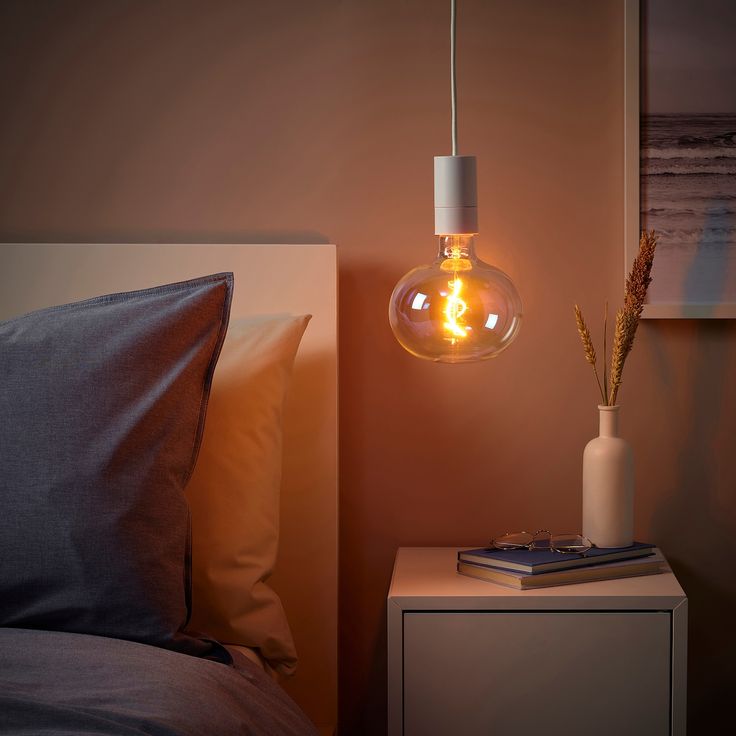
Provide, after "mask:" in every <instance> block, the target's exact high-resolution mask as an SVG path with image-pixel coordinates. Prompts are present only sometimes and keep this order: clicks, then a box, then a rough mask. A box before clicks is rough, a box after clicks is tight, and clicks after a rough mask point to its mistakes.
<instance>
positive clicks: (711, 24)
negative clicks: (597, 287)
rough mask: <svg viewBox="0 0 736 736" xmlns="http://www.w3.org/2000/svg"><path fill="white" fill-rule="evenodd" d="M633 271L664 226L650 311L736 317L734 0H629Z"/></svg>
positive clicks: (628, 215)
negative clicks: (647, 239)
mask: <svg viewBox="0 0 736 736" xmlns="http://www.w3.org/2000/svg"><path fill="white" fill-rule="evenodd" d="M625 3H626V5H625V14H626V20H625V26H626V27H625V34H626V35H625V39H626V40H625V58H626V64H625V65H626V69H625V87H624V89H625V126H624V127H625V195H624V206H625V216H624V227H625V242H626V247H625V251H626V267H627V270H628V268H629V267H630V265H631V262H632V261H633V259H634V257H635V255H636V253H637V250H638V247H639V233H640V231H641V230H643V229H646V230H652V229H653V230H655V231H656V232H657V233H658V234H659V240H658V245H657V251H656V255H655V258H654V268H653V270H652V278H653V280H652V284H651V286H650V287H649V293H648V303H647V305H646V307H645V309H644V314H643V316H644V317H649V318H662V317H670V318H671V317H685V318H688V317H689V318H703V317H725V318H734V317H736V2H733V1H732V0H625Z"/></svg>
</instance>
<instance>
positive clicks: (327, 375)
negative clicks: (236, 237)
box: [0, 244, 337, 732]
mask: <svg viewBox="0 0 736 736" xmlns="http://www.w3.org/2000/svg"><path fill="white" fill-rule="evenodd" d="M220 271H232V272H233V273H234V274H235V292H234V299H233V305H232V317H233V318H236V317H242V316H246V315H248V314H274V313H278V312H281V313H283V312H290V313H293V314H305V313H309V314H312V315H313V317H312V320H311V322H310V324H309V327H308V328H307V332H306V334H305V336H304V339H303V341H302V343H301V346H300V348H299V353H298V355H297V359H296V363H295V366H294V378H293V381H292V384H291V388H290V393H289V398H288V404H287V408H286V415H285V420H284V432H285V437H284V474H283V487H282V496H281V499H282V501H281V546H280V552H279V561H278V565H277V569H276V573H275V574H274V576H273V578H272V584H273V586H274V588H276V590H277V591H278V592H279V594H280V595H281V598H282V600H283V602H284V607H285V608H286V612H287V615H288V617H289V621H290V623H291V627H292V631H293V633H294V638H295V640H296V645H297V649H298V652H299V670H298V672H297V674H296V675H295V676H294V677H293V678H291V679H290V680H289V681H287V682H285V683H284V687H285V688H286V690H288V691H289V693H290V694H291V695H292V697H293V698H294V699H295V700H296V701H297V702H298V703H299V704H300V705H301V706H302V708H303V709H304V710H305V711H306V713H307V714H308V715H309V716H310V717H311V718H312V720H313V721H314V722H315V723H316V724H317V725H318V726H320V727H321V728H323V729H325V731H326V732H327V730H328V728H329V727H332V726H334V724H335V723H336V722H337V258H336V248H335V246H334V245H119V244H114V245H109V244H108V245H91V244H89V245H88V244H84V245H81V244H5V245H0V319H7V318H8V317H11V316H15V315H18V314H23V313H25V312H29V311H32V310H34V309H39V308H41V307H46V306H51V305H53V304H63V303H65V302H69V301H75V300H78V299H83V298H88V297H91V296H96V295H100V294H106V293H110V292H115V291H124V290H130V289H139V288H146V287H149V286H155V285H156V284H162V283H168V282H172V281H181V280H183V279H188V278H193V277H196V276H202V275H204V274H209V273H216V272H220Z"/></svg>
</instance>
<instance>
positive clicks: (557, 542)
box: [491, 529, 595, 555]
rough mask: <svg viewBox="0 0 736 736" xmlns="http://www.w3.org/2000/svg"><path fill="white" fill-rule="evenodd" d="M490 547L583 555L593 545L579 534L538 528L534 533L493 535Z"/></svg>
mask: <svg viewBox="0 0 736 736" xmlns="http://www.w3.org/2000/svg"><path fill="white" fill-rule="evenodd" d="M491 547H494V548H495V549H530V550H532V549H541V550H552V551H553V552H560V553H562V554H568V555H571V554H575V555H585V553H586V552H587V551H588V550H590V549H592V548H593V547H595V545H594V544H593V542H591V541H590V539H588V538H587V537H583V536H581V535H580V534H552V532H550V531H549V529H539V530H538V531H536V532H534V534H531V533H530V532H514V533H513V534H504V535H503V536H502V537H495V538H494V539H492V540H491Z"/></svg>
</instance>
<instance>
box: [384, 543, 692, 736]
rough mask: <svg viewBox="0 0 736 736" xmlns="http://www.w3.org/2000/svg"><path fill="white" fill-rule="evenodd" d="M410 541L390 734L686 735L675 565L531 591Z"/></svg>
mask: <svg viewBox="0 0 736 736" xmlns="http://www.w3.org/2000/svg"><path fill="white" fill-rule="evenodd" d="M456 561H457V549H456V548H445V547H404V548H401V549H399V551H398V553H397V555H396V563H395V565H394V573H393V578H392V580H391V588H390V590H389V594H388V711H389V715H388V718H389V722H388V733H389V736H399V735H400V734H401V735H402V736H440V735H442V736H454V735H457V736H475V735H476V734H478V735H480V734H483V736H489V734H500V735H501V736H529V735H530V734H544V736H557V735H558V734H559V735H560V736H562V735H564V736H569V735H570V734H571V733H572V734H575V733H580V734H590V735H591V736H666V735H667V736H684V734H685V707H686V706H685V695H686V664H687V598H686V596H685V593H684V592H683V590H682V588H681V587H680V585H679V583H678V582H677V579H676V578H675V576H674V575H673V574H672V572H671V571H667V572H664V573H661V574H658V575H647V576H643V577H635V578H624V579H620V580H606V581H600V582H592V583H579V584H576V585H564V586H557V587H550V588H541V589H539V590H527V591H519V590H515V589H513V588H505V587H502V586H499V585H495V584H494V583H489V582H485V581H483V580H475V579H473V578H468V577H465V576H462V575H459V574H458V573H457V572H456V569H455V564H456Z"/></svg>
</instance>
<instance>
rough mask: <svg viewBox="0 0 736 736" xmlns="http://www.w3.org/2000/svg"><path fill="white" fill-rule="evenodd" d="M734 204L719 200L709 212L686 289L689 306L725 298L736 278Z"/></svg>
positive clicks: (686, 280)
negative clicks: (690, 303)
mask: <svg viewBox="0 0 736 736" xmlns="http://www.w3.org/2000/svg"><path fill="white" fill-rule="evenodd" d="M732 206H733V205H732V203H731V202H730V201H729V200H725V199H724V200H715V201H714V202H712V203H711V205H710V207H709V208H708V214H707V217H706V220H705V223H704V224H703V231H702V233H701V235H700V240H699V241H698V245H697V248H696V250H695V255H694V256H693V260H692V262H691V264H690V268H689V269H688V274H687V277H686V278H685V283H684V285H683V294H684V299H685V302H686V303H687V302H696V303H700V304H702V303H706V304H707V303H708V302H709V301H712V300H713V299H714V298H717V297H719V296H722V295H723V292H724V289H725V287H726V282H727V279H729V278H732V279H733V278H736V267H735V266H734V264H733V263H732V261H733V260H734V258H736V256H730V254H731V253H736V244H734V243H731V242H729V240H728V238H729V234H730V233H732V232H733V225H734V221H733V215H732V214H731V207H732Z"/></svg>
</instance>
